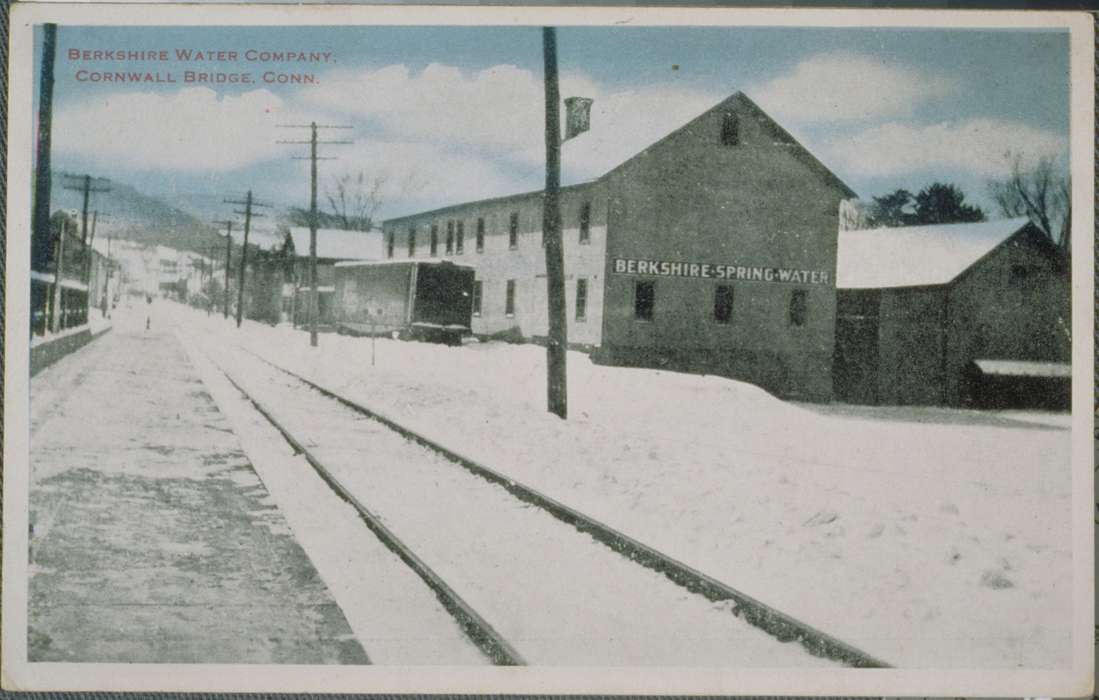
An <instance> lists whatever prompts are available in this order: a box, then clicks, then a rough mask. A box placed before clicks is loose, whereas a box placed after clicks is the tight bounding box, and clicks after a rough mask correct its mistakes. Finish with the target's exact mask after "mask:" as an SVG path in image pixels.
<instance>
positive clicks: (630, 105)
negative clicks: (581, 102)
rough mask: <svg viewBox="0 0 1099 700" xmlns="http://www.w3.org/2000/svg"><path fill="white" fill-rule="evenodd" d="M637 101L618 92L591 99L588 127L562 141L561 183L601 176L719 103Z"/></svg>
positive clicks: (573, 182) (565, 183)
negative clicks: (646, 104)
mask: <svg viewBox="0 0 1099 700" xmlns="http://www.w3.org/2000/svg"><path fill="white" fill-rule="evenodd" d="M636 102H637V101H636V100H635V99H629V97H628V96H618V97H617V98H616V99H609V100H608V99H603V100H600V99H597V100H595V101H594V102H593V103H592V106H591V120H590V124H589V130H588V131H585V132H584V133H582V134H579V135H578V136H574V137H573V138H571V139H569V140H568V141H565V142H564V143H563V144H562V145H561V184H562V185H566V186H567V185H578V184H581V183H584V182H590V181H592V180H596V179H599V178H600V177H602V176H603V175H606V174H607V173H608V172H610V171H611V170H613V169H614V168H616V167H618V166H619V165H621V164H622V163H625V162H626V161H627V160H629V159H631V158H633V157H634V156H636V155H637V154H638V153H641V152H642V151H643V150H645V149H646V148H648V147H649V146H651V145H653V144H654V143H656V142H657V141H659V140H660V139H662V138H664V137H665V136H667V135H668V134H670V133H672V132H674V131H676V130H677V129H679V128H681V127H683V126H685V125H686V124H687V123H689V122H691V121H693V120H694V119H695V118H697V117H698V116H699V115H701V114H704V113H705V112H707V111H709V110H710V109H712V108H713V107H714V106H715V104H716V103H714V102H711V101H710V99H709V98H705V99H699V98H697V97H696V98H695V99H682V100H668V101H666V102H662V103H661V104H660V106H659V108H656V107H653V108H649V109H638V108H637V104H636Z"/></svg>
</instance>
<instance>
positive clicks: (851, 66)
mask: <svg viewBox="0 0 1099 700" xmlns="http://www.w3.org/2000/svg"><path fill="white" fill-rule="evenodd" d="M957 87H958V84H957V81H956V80H954V79H952V78H949V77H946V76H941V75H930V74H926V73H922V72H920V71H917V70H915V69H912V68H909V67H905V66H900V65H895V64H891V63H888V62H886V61H883V60H882V59H881V58H878V57H872V56H867V55H863V54H858V53H853V52H847V51H836V52H829V53H822V54H817V55H815V56H811V57H809V58H807V59H805V60H804V61H802V62H801V63H799V64H798V65H797V66H795V67H794V69H793V70H792V71H791V72H789V73H787V74H785V75H782V76H779V77H778V78H775V79H773V80H771V81H770V82H767V83H764V84H762V85H757V86H754V87H750V88H749V90H748V94H749V95H750V96H751V97H752V98H753V99H754V100H756V101H757V102H758V103H759V104H760V106H761V107H763V108H764V109H765V110H766V111H767V112H768V113H770V114H771V115H772V116H774V117H775V118H777V119H778V120H779V121H783V120H788V121H792V122H825V121H854V120H862V119H881V118H889V117H899V116H905V115H908V114H911V113H912V110H913V109H914V108H915V107H916V106H917V105H919V104H922V103H924V102H927V101H929V100H934V99H937V98H941V97H945V96H947V95H949V94H951V93H952V92H953V91H954V90H955V89H957Z"/></svg>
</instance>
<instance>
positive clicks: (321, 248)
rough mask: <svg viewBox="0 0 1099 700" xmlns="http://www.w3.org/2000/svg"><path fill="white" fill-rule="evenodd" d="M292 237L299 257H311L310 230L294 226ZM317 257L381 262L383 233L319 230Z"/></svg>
mask: <svg viewBox="0 0 1099 700" xmlns="http://www.w3.org/2000/svg"><path fill="white" fill-rule="evenodd" d="M290 237H291V238H292V239H293V240H294V252H295V254H297V255H298V256H299V257H301V256H306V255H309V229H308V227H305V226H293V227H291V229H290ZM317 257H318V258H329V259H336V260H379V259H381V257H382V232H381V230H379V229H374V230H372V231H344V230H343V229H338V228H320V229H317Z"/></svg>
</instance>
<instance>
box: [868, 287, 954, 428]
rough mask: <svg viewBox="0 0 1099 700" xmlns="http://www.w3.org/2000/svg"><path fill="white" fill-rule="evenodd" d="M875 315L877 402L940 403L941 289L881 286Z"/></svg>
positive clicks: (942, 392) (943, 309) (943, 311)
mask: <svg viewBox="0 0 1099 700" xmlns="http://www.w3.org/2000/svg"><path fill="white" fill-rule="evenodd" d="M878 313H879V327H878V328H879V330H878V349H879V355H878V403H880V404H884V405H890V406H894V405H905V404H917V405H930V404H941V403H944V402H945V396H946V394H945V391H946V388H945V386H944V377H945V369H946V368H945V365H944V363H943V350H944V342H945V334H944V328H945V326H944V322H945V319H946V288H945V287H913V288H906V289H884V290H882V294H881V308H880V310H879V312H878Z"/></svg>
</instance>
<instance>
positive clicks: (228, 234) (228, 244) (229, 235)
mask: <svg viewBox="0 0 1099 700" xmlns="http://www.w3.org/2000/svg"><path fill="white" fill-rule="evenodd" d="M212 223H215V224H225V294H224V302H223V305H222V318H226V319H227V318H229V266H230V265H231V264H232V262H233V220H232V219H224V220H222V221H214V222H212ZM211 303H212V300H211Z"/></svg>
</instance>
